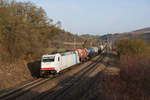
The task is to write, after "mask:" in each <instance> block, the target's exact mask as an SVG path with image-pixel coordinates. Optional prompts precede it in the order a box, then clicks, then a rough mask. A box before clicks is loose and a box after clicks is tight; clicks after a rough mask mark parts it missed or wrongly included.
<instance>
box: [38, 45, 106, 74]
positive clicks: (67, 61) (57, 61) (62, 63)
mask: <svg viewBox="0 0 150 100" xmlns="http://www.w3.org/2000/svg"><path fill="white" fill-rule="evenodd" d="M104 47H105V45H101V46H100V47H91V48H83V49H75V50H73V51H69V52H64V53H56V54H45V55H43V56H42V59H41V69H40V76H45V75H46V76H47V75H51V74H52V75H54V74H57V73H59V72H60V71H62V70H64V69H67V68H69V67H71V66H73V65H76V64H79V63H80V62H84V61H87V60H88V59H90V58H92V57H94V56H96V55H97V54H100V53H101V52H103V50H104Z"/></svg>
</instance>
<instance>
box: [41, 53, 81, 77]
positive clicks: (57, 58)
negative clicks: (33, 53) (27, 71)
mask: <svg viewBox="0 0 150 100" xmlns="http://www.w3.org/2000/svg"><path fill="white" fill-rule="evenodd" d="M78 63H80V61H79V56H78V53H77V52H65V53H57V54H52V55H49V54H46V55H43V57H42V60H41V70H40V74H41V76H43V75H48V74H56V73H59V72H60V71H61V70H64V69H66V68H69V67H71V66H73V65H75V64H78Z"/></svg>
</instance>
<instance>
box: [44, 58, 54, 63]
mask: <svg viewBox="0 0 150 100" xmlns="http://www.w3.org/2000/svg"><path fill="white" fill-rule="evenodd" d="M54 60H55V57H47V58H44V59H43V62H54Z"/></svg>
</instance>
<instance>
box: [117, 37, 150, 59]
mask: <svg viewBox="0 0 150 100" xmlns="http://www.w3.org/2000/svg"><path fill="white" fill-rule="evenodd" d="M116 49H117V52H118V53H119V55H138V56H146V55H148V56H149V54H150V45H149V43H148V42H147V41H146V40H143V39H136V38H134V39H123V40H118V41H117V42H116Z"/></svg>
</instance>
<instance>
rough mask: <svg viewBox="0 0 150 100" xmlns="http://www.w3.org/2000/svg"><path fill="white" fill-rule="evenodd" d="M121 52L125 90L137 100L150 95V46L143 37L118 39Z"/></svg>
mask: <svg viewBox="0 0 150 100" xmlns="http://www.w3.org/2000/svg"><path fill="white" fill-rule="evenodd" d="M116 47H117V51H118V52H119V54H120V77H121V79H122V81H124V83H125V87H126V88H125V90H124V91H125V92H126V93H127V95H128V96H129V97H131V98H133V99H136V100H142V98H143V97H145V98H148V97H149V95H148V94H149V93H150V92H149V88H150V85H149V84H150V78H149V77H150V66H149V65H150V49H149V48H150V46H149V43H148V42H147V41H146V40H143V39H124V40H119V41H117V46H116Z"/></svg>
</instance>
